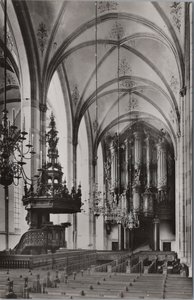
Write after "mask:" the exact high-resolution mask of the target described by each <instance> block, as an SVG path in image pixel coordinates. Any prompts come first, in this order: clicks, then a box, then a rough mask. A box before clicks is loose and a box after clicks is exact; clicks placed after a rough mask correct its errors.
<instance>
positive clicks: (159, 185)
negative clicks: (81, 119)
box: [105, 125, 175, 232]
mask: <svg viewBox="0 0 194 300" xmlns="http://www.w3.org/2000/svg"><path fill="white" fill-rule="evenodd" d="M108 140H109V144H108V145H107V144H106V147H105V148H106V154H105V157H106V162H105V165H106V172H105V174H107V169H109V172H110V173H109V176H106V178H105V189H106V201H105V202H106V205H107V207H109V209H110V210H112V212H113V211H114V212H115V211H116V210H117V219H116V217H115V220H114V217H113V216H112V219H111V222H112V224H116V223H117V224H120V223H121V222H119V221H118V219H119V218H118V214H119V213H120V215H122V212H123V211H125V212H127V213H128V214H129V215H130V213H132V212H133V214H135V216H138V217H139V220H140V227H141V223H142V222H143V223H145V222H150V224H155V223H154V222H153V220H154V218H159V220H162V219H169V220H170V219H173V217H174V215H173V214H174V211H173V209H174V202H175V200H174V198H175V192H174V189H175V180H174V151H173V146H172V144H171V142H170V138H169V137H168V136H167V133H166V134H164V133H163V132H158V133H156V132H155V131H153V130H152V129H150V128H146V126H145V125H142V126H134V127H132V128H131V129H130V131H129V133H128V134H126V133H125V134H123V136H122V135H120V136H119V137H118V135H117V134H115V136H114V137H112V139H108ZM110 140H111V141H110ZM105 143H106V141H105ZM108 165H109V167H108ZM106 221H107V222H108V223H109V232H110V219H108V218H107V219H106V218H105V222H106ZM119 226H120V225H119ZM157 226H158V225H157ZM119 230H120V231H121V229H119Z"/></svg>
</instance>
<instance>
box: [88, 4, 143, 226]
mask: <svg viewBox="0 0 194 300" xmlns="http://www.w3.org/2000/svg"><path fill="white" fill-rule="evenodd" d="M95 9H96V14H95V15H96V22H95V64H96V65H95V69H96V93H95V98H96V127H98V64H97V58H98V56H97V44H98V36H97V2H95ZM120 38H121V36H120V31H119V30H118V34H117V41H118V70H117V76H118V77H117V91H118V131H117V133H116V134H115V135H116V136H117V152H118V167H119V169H120V158H119V151H120V140H119V139H120V135H119V131H120V129H119V118H120V89H119V80H120V78H119V75H120V74H119V63H120ZM96 132H97V128H96ZM116 181H117V182H115V186H114V187H111V191H110V194H111V198H112V200H113V198H114V197H116V199H117V200H116V201H107V199H103V198H104V197H103V195H102V192H101V191H99V190H98V183H95V184H94V186H93V200H94V202H93V207H92V208H91V210H92V213H93V214H94V216H96V217H98V216H100V215H101V216H103V217H104V221H105V223H106V224H109V225H111V224H112V225H113V224H122V226H123V227H124V228H128V229H130V230H132V229H134V228H138V227H139V225H140V223H139V219H138V214H137V213H136V212H135V211H134V210H130V211H129V210H128V208H127V206H125V207H122V206H121V205H119V204H120V203H121V201H122V199H123V198H124V197H125V201H127V199H126V195H125V193H123V189H122V188H121V186H120V179H119V178H117V180H116Z"/></svg>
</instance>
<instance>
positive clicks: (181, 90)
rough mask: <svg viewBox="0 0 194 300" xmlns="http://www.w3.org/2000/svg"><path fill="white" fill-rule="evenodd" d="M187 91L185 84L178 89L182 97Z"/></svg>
mask: <svg viewBox="0 0 194 300" xmlns="http://www.w3.org/2000/svg"><path fill="white" fill-rule="evenodd" d="M186 93H187V87H186V86H183V87H182V88H181V89H180V91H179V94H180V96H181V97H184V96H185V95H186Z"/></svg>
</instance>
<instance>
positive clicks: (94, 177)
mask: <svg viewBox="0 0 194 300" xmlns="http://www.w3.org/2000/svg"><path fill="white" fill-rule="evenodd" d="M92 167H93V188H94V193H93V199H92V200H93V205H95V202H96V200H97V199H96V197H98V194H96V192H97V193H98V183H97V178H98V168H97V159H94V160H93V165H92ZM92 225H93V249H94V250H95V249H96V217H95V215H94V214H93V224H92Z"/></svg>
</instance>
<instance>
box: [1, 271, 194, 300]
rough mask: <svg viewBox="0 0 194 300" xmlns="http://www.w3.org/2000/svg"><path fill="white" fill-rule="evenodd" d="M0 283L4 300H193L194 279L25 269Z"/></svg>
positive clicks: (3, 275) (9, 274)
mask: <svg viewBox="0 0 194 300" xmlns="http://www.w3.org/2000/svg"><path fill="white" fill-rule="evenodd" d="M0 282H1V285H0V298H12V299H13V298H16V297H17V298H24V299H29V298H31V299H80V298H85V299H120V298H125V299H148V298H152V299H173V298H174V299H192V279H190V278H187V277H181V276H180V275H173V274H165V275H164V274H135V273H132V274H127V273H110V272H106V273H104V272H93V270H92V269H91V268H88V269H87V270H81V271H79V272H73V273H72V274H71V275H68V274H67V273H66V272H65V271H59V270H50V271H46V270H26V269H23V270H17V271H16V270H9V271H6V270H4V271H1V272H0Z"/></svg>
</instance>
